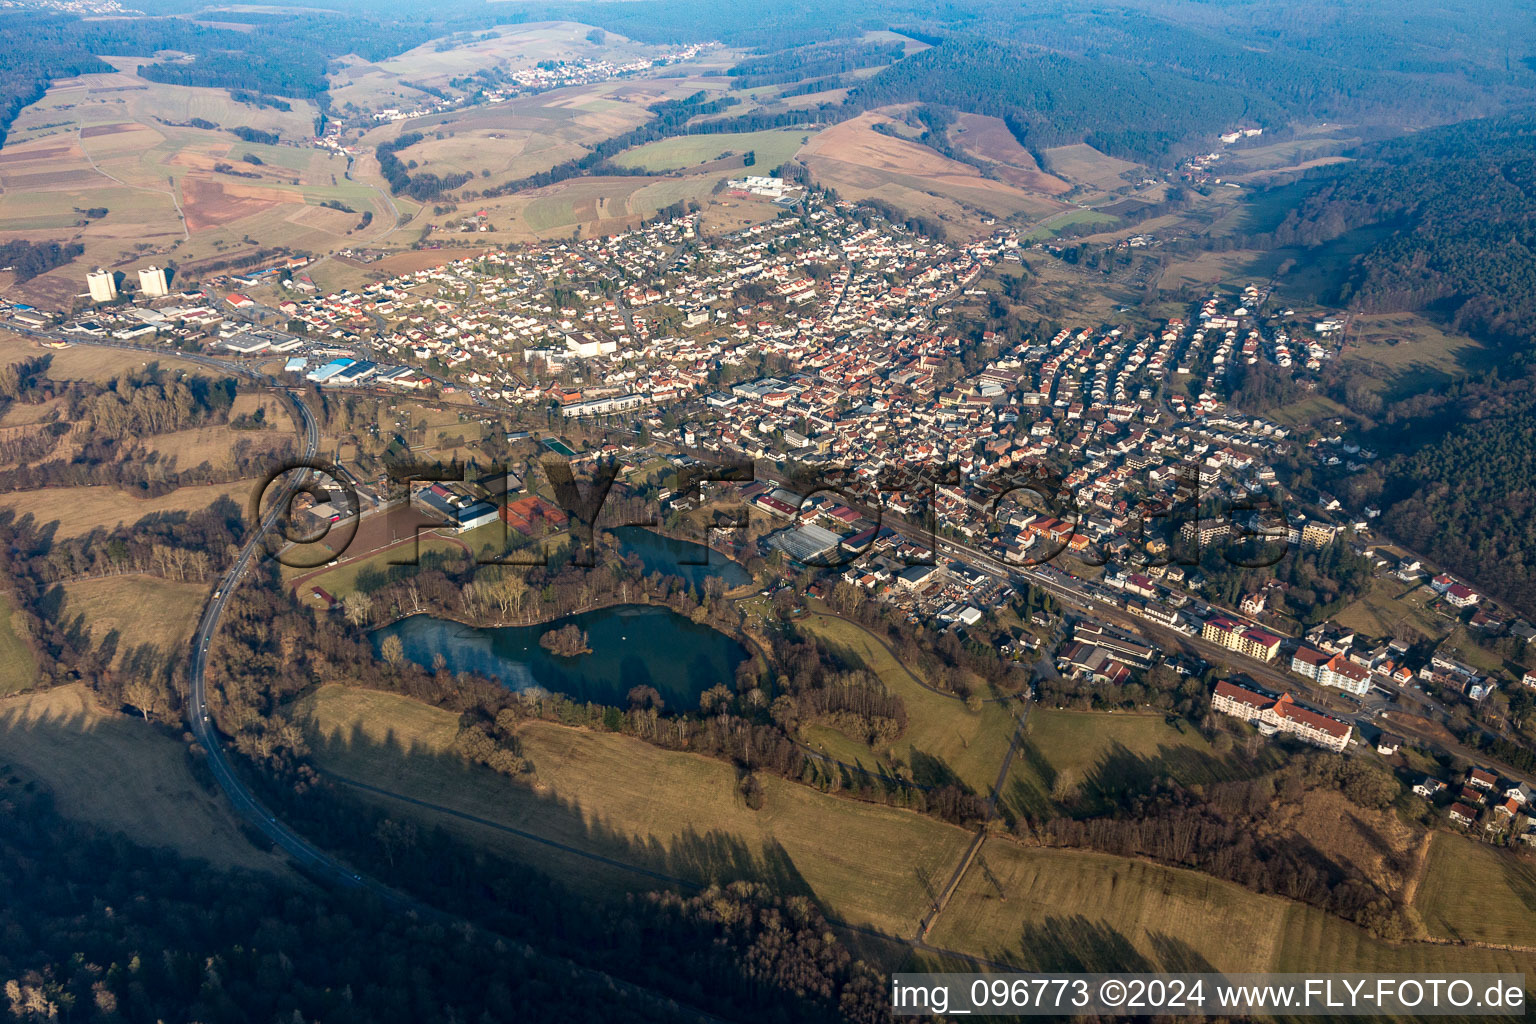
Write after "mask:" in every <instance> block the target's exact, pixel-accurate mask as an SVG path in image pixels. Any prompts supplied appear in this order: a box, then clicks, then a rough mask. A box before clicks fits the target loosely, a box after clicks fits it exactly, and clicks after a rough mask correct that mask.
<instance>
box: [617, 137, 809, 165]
mask: <svg viewBox="0 0 1536 1024" xmlns="http://www.w3.org/2000/svg"><path fill="white" fill-rule="evenodd" d="M815 134H816V133H815V132H814V131H807V130H805V129H795V130H790V131H777V130H775V131H761V132H732V133H722V134H718V135H679V136H675V137H673V138H670V139H660V140H658V141H656V142H650V143H647V144H645V145H643V146H637V147H635V148H634V149H629V150H625V151H624V152H622V153H620V154H619V155H618V156H616V157H614V158H613V162H614V163H616V164H618V165H619V166H620V167H638V168H641V169H643V170H647V171H671V170H677V169H679V168H686V167H693V166H695V165H697V164H707V163H710V162H712V161H714V160H716V159H719V158H720V157H722V156H727V155H736V156H743V155H745V154H747V153H749V152H750V153H755V154H756V161H755V162H754V163H753V165H752V166H751V167H749V168H745V169H744V170H743V171H742V173H744V174H769V173H771V172H772V171H773V168H775V167H777V166H779V164H782V163H783V162H784V161H786V160H788V159H789V158H790V157H792V156H794V155H795V152H796V151H797V150H798V149H799V148H800V147H801V146H802V145H804V144H805V143H807V142H809V141H810V139H811V136H813V135H815Z"/></svg>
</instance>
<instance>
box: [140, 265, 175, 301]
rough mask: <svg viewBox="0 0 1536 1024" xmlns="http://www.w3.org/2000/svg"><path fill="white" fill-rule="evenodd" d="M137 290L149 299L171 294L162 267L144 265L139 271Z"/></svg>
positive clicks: (169, 283)
mask: <svg viewBox="0 0 1536 1024" xmlns="http://www.w3.org/2000/svg"><path fill="white" fill-rule="evenodd" d="M139 292H140V293H141V294H143V295H145V296H147V297H149V298H151V299H158V298H161V297H163V296H166V295H169V294H171V282H170V280H169V278H168V277H167V276H166V273H165V268H163V267H145V268H144V269H143V270H140V271H139Z"/></svg>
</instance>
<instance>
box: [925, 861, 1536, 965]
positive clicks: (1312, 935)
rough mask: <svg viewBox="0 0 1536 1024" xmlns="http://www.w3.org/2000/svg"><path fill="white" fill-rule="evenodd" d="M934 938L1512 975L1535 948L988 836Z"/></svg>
mask: <svg viewBox="0 0 1536 1024" xmlns="http://www.w3.org/2000/svg"><path fill="white" fill-rule="evenodd" d="M929 941H930V942H932V943H934V944H935V945H938V946H944V947H947V948H949V949H954V950H958V951H960V952H965V953H970V954H972V955H976V956H985V957H988V958H989V959H993V960H997V961H1001V962H1005V963H1010V964H1016V965H1018V966H1020V967H1023V968H1026V969H1031V970H1074V971H1093V970H1144V971H1155V970H1175V971H1177V970H1185V971H1212V970H1217V971H1234V972H1237V971H1253V972H1266V971H1335V972H1346V971H1383V972H1405V973H1406V972H1422V971H1436V970H1438V971H1452V970H1461V971H1489V972H1493V971H1509V972H1525V973H1531V972H1532V970H1533V969H1536V955H1533V954H1531V953H1521V952H1509V951H1504V950H1491V949H1477V948H1471V947H1458V946H1446V945H1439V944H1431V943H1422V942H1406V943H1390V942H1384V941H1382V940H1380V939H1376V938H1373V937H1372V936H1371V935H1370V934H1369V933H1367V932H1365V931H1364V930H1363V929H1360V928H1357V927H1355V926H1354V925H1352V924H1349V923H1347V922H1345V921H1343V920H1341V919H1339V918H1337V917H1333V916H1331V915H1329V914H1326V913H1324V912H1323V911H1321V910H1317V909H1315V908H1312V907H1308V906H1305V905H1303V904H1299V903H1293V902H1290V901H1288V900H1284V899H1281V898H1279V897H1276V896H1261V895H1259V894H1257V893H1253V892H1249V891H1248V890H1246V889H1243V888H1241V887H1239V886H1236V885H1233V884H1231V883H1228V882H1221V881H1217V880H1216V879H1213V878H1210V877H1208V876H1206V875H1202V874H1200V873H1198V872H1195V871H1186V870H1182V869H1178V868H1169V867H1163V866H1161V865H1158V864H1152V863H1148V862H1146V861H1139V860H1131V859H1128V858H1123V857H1113V856H1109V855H1106V854H1099V853H1086V852H1082V851H1078V850H1054V849H1034V848H1028V847H1023V846H1020V845H1018V844H1016V843H1013V842H1011V841H1008V840H1000V839H989V840H988V841H987V843H986V844H985V845H984V846H983V847H982V850H981V853H980V855H979V856H978V858H977V861H976V862H975V863H974V864H973V865H972V867H971V869H970V870H969V871H968V872H966V876H965V879H964V881H963V882H962V883H961V885H960V887H959V889H958V890H956V892H955V895H954V897H953V898H952V899H951V901H950V903H949V905H948V906H947V907H946V908H945V910H944V912H943V913H942V914H940V915H939V918H938V921H937V922H936V924H935V926H934V928H933V930H932V932H930V934H929Z"/></svg>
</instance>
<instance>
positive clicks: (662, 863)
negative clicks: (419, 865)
mask: <svg viewBox="0 0 1536 1024" xmlns="http://www.w3.org/2000/svg"><path fill="white" fill-rule="evenodd" d="M306 738H307V740H308V742H309V744H310V746H311V748H312V749H313V751H314V753H315V754H316V757H317V760H318V761H319V762H320V763H321V764H345V765H347V766H348V770H349V771H352V772H355V774H356V776H357V777H353V776H350V775H346V774H342V773H340V772H339V771H335V770H331V769H322V774H323V777H324V778H326V779H328V780H329V781H331V782H333V783H335V784H337V786H338V788H340V789H342V790H343V791H350V792H352V793H354V794H356V795H359V796H362V797H364V798H366V799H370V802H373V803H375V804H376V805H378V806H381V807H382V808H383V809H384V810H385V811H386V812H387V813H389V814H391V815H398V814H399V812H400V811H402V810H405V809H406V808H407V807H411V808H417V809H420V810H426V811H431V812H433V814H434V815H435V816H441V817H440V820H441V822H442V825H439V826H436V827H439V828H440V827H444V826H446V827H448V828H450V829H451V830H453V831H464V830H463V829H461V828H454V825H455V823H463V824H467V825H471V826H476V827H478V828H479V829H484V830H489V831H491V832H493V833H496V834H497V835H498V836H501V837H506V839H508V840H510V842H507V843H504V844H500V845H502V846H503V848H504V849H505V851H506V852H507V853H508V854H509V855H510V856H513V857H514V858H516V859H520V860H522V859H526V860H527V861H528V862H529V863H530V864H531V865H532V866H534V867H536V868H537V869H539V870H541V871H543V872H546V873H548V874H551V875H553V876H555V877H557V878H560V879H561V880H562V881H563V882H565V883H566V884H568V885H570V886H571V887H572V888H574V889H577V890H579V891H583V892H587V893H590V894H592V895H595V896H606V895H613V896H618V895H621V894H623V893H625V892H634V891H643V890H653V889H656V888H657V887H658V883H660V884H661V885H662V886H665V887H668V888H673V889H678V890H683V891H693V890H699V889H704V888H707V887H708V886H710V885H715V884H720V885H725V884H729V883H731V882H738V881H750V882H760V883H764V884H767V885H769V886H771V887H772V888H773V890H774V891H775V892H778V893H780V894H782V895H785V896H803V897H806V898H808V899H810V900H812V901H813V902H816V903H817V905H818V906H821V904H820V901H818V900H816V894H815V892H814V891H813V890H812V888H811V887H810V885H809V884H808V883H807V882H806V881H805V879H804V878H803V877H802V876H801V875H800V873H799V871H798V870H797V869H796V867H795V864H794V861H793V859H792V858H791V857H790V856H789V854H788V853H787V852H786V851H785V849H784V848H783V847H782V846H781V845H780V844H779V843H778V842H776V841H774V840H772V839H768V840H765V841H764V842H762V843H761V844H760V845H759V846H758V848H757V849H754V848H753V845H752V844H749V843H748V842H746V841H744V840H743V839H742V838H741V837H740V836H737V835H734V834H732V833H729V832H725V831H721V830H718V829H712V830H709V831H705V832H700V831H696V830H694V829H691V828H689V829H685V830H684V831H682V832H681V833H680V834H678V835H676V836H673V837H671V838H670V839H667V840H664V839H662V838H660V837H658V836H656V835H654V834H652V835H649V836H645V837H641V836H639V835H636V834H631V833H630V832H629V831H628V830H621V829H620V828H617V827H615V826H614V825H612V824H610V823H609V822H606V821H603V820H601V819H600V818H598V817H597V816H596V815H594V814H592V813H590V812H588V811H586V810H584V809H583V807H582V806H581V805H580V803H578V802H577V801H574V800H568V799H564V798H561V797H559V796H557V795H555V794H553V793H549V792H539V791H537V790H536V789H535V788H534V787H533V786H530V785H529V784H528V783H527V782H523V781H514V780H512V779H509V778H506V777H504V776H500V775H498V774H497V773H495V772H492V771H491V770H490V769H486V768H478V767H472V766H470V765H468V764H467V763H466V762H465V761H464V760H463V759H462V758H460V757H459V756H458V755H457V754H456V753H451V752H448V753H445V752H439V751H435V750H432V749H429V748H426V747H424V746H422V745H420V744H413V745H411V746H407V745H406V744H405V743H403V742H402V741H401V740H400V738H399V737H398V736H397V735H396V734H395V732H394V731H393V730H390V732H389V733H388V734H387V736H386V737H385V739H384V740H383V741H382V742H380V741H379V740H376V739H374V738H372V737H369V736H368V735H367V734H366V733H365V732H364V730H363V728H362V725H361V724H360V723H358V724H355V725H354V727H353V728H352V730H351V731H350V732H348V733H345V734H343V733H342V732H340V731H337V732H333V733H331V734H329V735H320V734H319V732H318V731H317V730H313V729H311V730H309V732H308V734H307V737H306ZM407 774H408V775H409V777H410V778H411V780H412V785H413V788H414V790H415V792H416V793H417V794H419V795H417V796H411V795H407V794H406V793H403V792H400V791H399V789H400V788H402V787H401V786H400V785H399V783H400V782H401V781H402V780H403V778H404V777H405V776H406V775H407ZM736 799H737V800H740V801H742V802H743V806H745V802H744V800H745V798H744V797H742V796H740V795H739V794H737V796H736ZM402 805H404V806H402ZM417 820H418V821H422V820H423V819H421V818H420V817H419V816H418V818H417ZM427 820H430V819H427ZM427 827H428V828H432V827H434V826H433V825H428V826H427ZM407 835H409V833H407ZM391 841H392V842H396V843H398V842H399V841H400V840H399V839H398V837H392V838H391ZM398 852H399V853H400V854H401V855H402V856H404V855H405V854H406V853H408V851H398ZM822 910H823V913H826V914H827V916H828V918H829V919H832V918H833V915H832V914H831V913H829V912H828V911H827V909H826V908H825V907H822Z"/></svg>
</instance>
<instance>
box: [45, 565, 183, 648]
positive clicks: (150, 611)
mask: <svg viewBox="0 0 1536 1024" xmlns="http://www.w3.org/2000/svg"><path fill="white" fill-rule="evenodd" d="M209 591H210V588H209V586H208V585H207V584H203V583H178V582H174V581H172V580H162V579H158V578H156V577H153V576H137V575H135V576H108V577H105V578H102V579H94V580H76V581H75V582H73V583H66V584H64V594H65V597H66V600H65V603H64V612H63V614H64V617H65V619H66V620H67V619H71V618H73V617H74V616H76V615H83V616H85V622H86V628H87V629H89V630H90V633H91V639H92V640H94V641H95V642H97V643H100V642H101V641H102V640H103V639H104V638H105V637H106V636H107V634H109V633H112V632H116V633H117V634H118V648H117V649H118V653H119V655H121V653H122V652H123V651H124V650H125V649H126V648H128V647H136V646H138V645H140V644H153V645H154V646H156V647H158V648H160V649H161V650H165V651H169V650H172V649H175V648H181V647H186V646H187V644H188V642H189V641H190V640H191V639H192V631H193V630H194V629H195V628H196V627H197V616H198V613H199V612H200V611H202V608H203V602H204V601H205V600H206V599H207V597H208V594H209Z"/></svg>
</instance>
